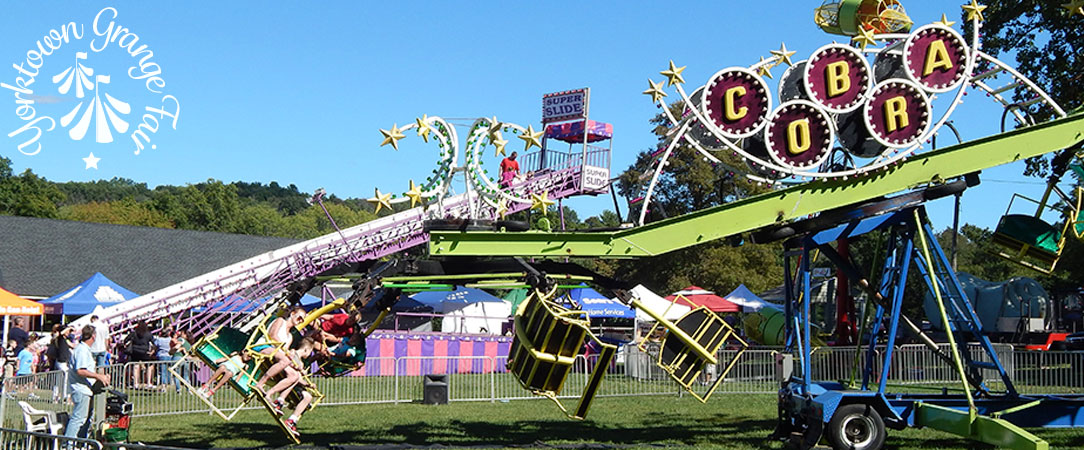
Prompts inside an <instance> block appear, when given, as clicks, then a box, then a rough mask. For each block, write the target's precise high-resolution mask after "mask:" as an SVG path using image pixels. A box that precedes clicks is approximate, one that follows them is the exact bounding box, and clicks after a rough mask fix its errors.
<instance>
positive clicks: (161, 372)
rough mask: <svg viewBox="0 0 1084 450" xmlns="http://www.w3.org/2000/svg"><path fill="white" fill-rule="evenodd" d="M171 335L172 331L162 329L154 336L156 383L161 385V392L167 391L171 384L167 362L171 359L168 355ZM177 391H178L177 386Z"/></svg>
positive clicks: (171, 378) (171, 379)
mask: <svg viewBox="0 0 1084 450" xmlns="http://www.w3.org/2000/svg"><path fill="white" fill-rule="evenodd" d="M172 335H173V331H172V330H170V329H169V328H163V329H161V330H158V334H157V335H156V336H154V348H155V354H154V356H155V357H156V358H157V359H158V383H159V384H161V386H160V388H161V389H162V390H163V391H165V390H167V389H169V385H170V383H172V382H173V377H172V376H170V375H169V362H170V360H172V359H173V358H172V355H170V354H169V353H170V347H171V344H172V341H173V339H172V338H171V337H170V336H172ZM177 390H178V391H180V387H179V386H178V389H177Z"/></svg>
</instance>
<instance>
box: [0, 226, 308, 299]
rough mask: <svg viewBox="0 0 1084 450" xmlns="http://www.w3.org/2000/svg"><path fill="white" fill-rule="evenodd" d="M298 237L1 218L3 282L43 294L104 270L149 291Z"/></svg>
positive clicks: (7, 286) (10, 287) (31, 295)
mask: <svg viewBox="0 0 1084 450" xmlns="http://www.w3.org/2000/svg"><path fill="white" fill-rule="evenodd" d="M296 242H299V241H298V240H296V239H286V238H276V237H263V236H246V235H242V234H229V233H213V232H207V231H192V230H173V229H166V228H152V227H136V226H129V225H110V224H101V223H88V222H75V221H69V220H54V219H38V218H32V217H16V216H3V215H0V286H2V287H3V288H4V289H7V290H9V291H11V292H14V293H16V294H18V295H20V296H23V297H29V298H45V297H50V296H53V295H56V294H58V293H60V292H63V291H65V290H67V289H69V288H71V287H72V286H75V285H76V284H79V283H81V282H83V281H84V280H86V279H87V278H88V277H90V276H91V275H94V273H95V272H101V273H102V274H104V275H106V276H107V277H109V278H110V279H112V280H113V281H115V282H117V283H118V284H120V285H121V286H124V287H126V288H128V289H131V290H132V291H135V292H136V293H139V294H146V293H149V292H152V291H155V290H158V289H161V288H164V287H166V286H170V285H173V284H175V283H179V282H181V281H184V280H187V279H190V278H193V277H196V276H198V275H202V274H204V273H207V272H210V271H212V270H215V269H220V268H222V267H225V266H228V265H230V264H233V263H236V262H239V261H243V260H245V259H248V258H251V257H253V256H256V255H259V254H262V253H266V252H269V251H271V250H277V249H280V248H282V247H286V246H288V245H291V244H294V243H296Z"/></svg>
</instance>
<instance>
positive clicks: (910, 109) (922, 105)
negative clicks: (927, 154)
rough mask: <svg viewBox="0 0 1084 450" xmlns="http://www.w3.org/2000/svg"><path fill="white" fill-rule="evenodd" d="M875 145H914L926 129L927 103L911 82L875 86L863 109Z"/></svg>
mask: <svg viewBox="0 0 1084 450" xmlns="http://www.w3.org/2000/svg"><path fill="white" fill-rule="evenodd" d="M864 113H865V114H864V117H865V119H866V127H868V128H869V131H870V134H871V135H872V136H873V138H874V139H876V140H877V142H880V143H881V144H883V145H885V146H887V147H893V148H903V147H907V146H910V145H912V144H915V143H917V142H918V141H919V140H920V139H922V136H923V135H924V134H926V131H927V130H929V129H930V100H929V99H928V98H927V97H926V94H925V93H923V92H922V89H921V88H919V87H918V86H917V85H916V84H915V83H913V82H911V81H907V80H900V79H891V80H885V81H882V82H881V83H879V84H877V86H876V87H874V88H873V92H871V93H870V96H869V101H868V102H867V103H866V107H865V110H864Z"/></svg>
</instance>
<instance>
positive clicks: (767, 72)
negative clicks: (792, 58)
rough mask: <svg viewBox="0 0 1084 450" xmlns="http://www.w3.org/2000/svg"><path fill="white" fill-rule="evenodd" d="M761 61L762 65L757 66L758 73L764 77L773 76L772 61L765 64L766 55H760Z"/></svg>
mask: <svg viewBox="0 0 1084 450" xmlns="http://www.w3.org/2000/svg"><path fill="white" fill-rule="evenodd" d="M760 63H761V66H760V67H758V68H757V75H760V76H762V77H768V78H771V77H772V64H771V63H768V64H764V57H763V56H761V57H760Z"/></svg>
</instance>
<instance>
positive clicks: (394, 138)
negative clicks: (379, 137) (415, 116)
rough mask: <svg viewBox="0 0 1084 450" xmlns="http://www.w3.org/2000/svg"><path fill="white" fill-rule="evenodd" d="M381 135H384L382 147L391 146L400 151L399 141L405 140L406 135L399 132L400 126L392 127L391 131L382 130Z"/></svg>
mask: <svg viewBox="0 0 1084 450" xmlns="http://www.w3.org/2000/svg"><path fill="white" fill-rule="evenodd" d="M380 134H383V135H384V141H383V142H381V143H380V146H381V147H383V146H385V145H388V144H391V147H392V148H394V149H396V150H399V140H400V139H402V138H405V137H406V135H405V134H403V132H402V131H400V130H399V125H392V126H391V130H390V131H389V130H380Z"/></svg>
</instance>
